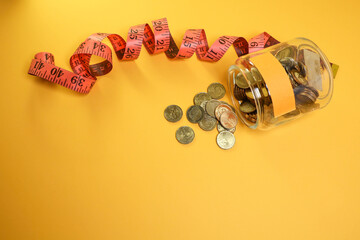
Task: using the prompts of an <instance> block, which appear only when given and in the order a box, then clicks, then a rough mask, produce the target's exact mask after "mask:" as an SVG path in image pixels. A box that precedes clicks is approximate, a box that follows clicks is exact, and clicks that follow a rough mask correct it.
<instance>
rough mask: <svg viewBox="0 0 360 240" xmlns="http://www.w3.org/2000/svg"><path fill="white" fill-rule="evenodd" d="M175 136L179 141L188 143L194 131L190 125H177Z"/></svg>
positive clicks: (192, 138)
mask: <svg viewBox="0 0 360 240" xmlns="http://www.w3.org/2000/svg"><path fill="white" fill-rule="evenodd" d="M175 137H176V140H178V142H179V143H182V144H189V143H191V142H192V141H193V140H194V138H195V132H194V130H192V128H191V127H188V126H183V127H179V128H178V130H176V133H175Z"/></svg>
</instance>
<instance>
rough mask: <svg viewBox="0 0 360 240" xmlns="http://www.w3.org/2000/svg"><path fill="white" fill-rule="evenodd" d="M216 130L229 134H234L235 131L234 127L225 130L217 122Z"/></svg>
mask: <svg viewBox="0 0 360 240" xmlns="http://www.w3.org/2000/svg"><path fill="white" fill-rule="evenodd" d="M217 130H218V131H219V132H222V131H229V132H231V133H234V132H235V130H236V127H234V128H231V129H226V128H224V127H223V126H222V125H221V123H219V122H218V123H217Z"/></svg>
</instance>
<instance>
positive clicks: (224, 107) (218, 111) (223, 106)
mask: <svg viewBox="0 0 360 240" xmlns="http://www.w3.org/2000/svg"><path fill="white" fill-rule="evenodd" d="M226 111H232V109H231V107H229V106H228V105H226V104H220V105H218V106H217V107H216V108H215V117H216V119H217V120H220V116H221V114H223V113H224V112H226Z"/></svg>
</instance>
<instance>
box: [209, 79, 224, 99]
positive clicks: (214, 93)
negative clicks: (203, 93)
mask: <svg viewBox="0 0 360 240" xmlns="http://www.w3.org/2000/svg"><path fill="white" fill-rule="evenodd" d="M207 92H208V94H209V95H210V96H211V97H212V98H213V99H220V98H223V97H224V96H225V92H226V91H225V87H224V86H223V85H222V84H221V83H212V84H210V85H209V87H208V89H207ZM209 100H210V99H209Z"/></svg>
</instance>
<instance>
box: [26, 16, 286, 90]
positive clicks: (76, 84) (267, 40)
mask: <svg viewBox="0 0 360 240" xmlns="http://www.w3.org/2000/svg"><path fill="white" fill-rule="evenodd" d="M152 26H153V29H154V32H153V31H152V30H151V28H150V26H149V25H148V24H140V25H136V26H133V27H130V29H129V31H128V35H127V41H126V42H125V40H124V39H123V38H122V37H121V36H119V35H117V34H108V33H95V34H92V35H91V36H89V37H88V38H87V39H86V40H85V41H84V42H82V43H81V44H80V45H79V47H78V48H77V49H76V51H75V52H74V54H73V55H72V56H71V58H70V66H71V69H72V71H73V72H71V71H68V70H65V69H63V68H60V67H57V66H55V62H54V56H53V55H52V54H51V53H48V52H40V53H37V54H36V55H35V58H34V59H33V60H32V62H31V64H30V68H29V71H28V73H29V74H30V75H34V76H38V77H40V78H43V79H46V80H48V81H50V82H54V83H57V84H60V85H62V86H64V87H67V88H69V89H71V90H74V91H76V92H79V93H86V94H87V93H89V92H90V90H91V89H92V87H93V86H94V84H95V82H96V76H102V75H105V74H107V73H109V72H110V71H111V69H112V66H113V65H112V51H111V49H110V47H109V46H107V45H106V44H104V43H102V41H103V40H104V39H105V38H108V39H109V41H110V43H111V45H112V47H113V49H114V51H115V53H116V56H117V58H118V59H119V60H125V61H129V60H135V59H137V58H138V57H139V55H140V51H141V47H142V45H144V46H145V48H146V50H147V51H148V52H149V54H156V53H160V52H165V54H166V56H167V57H168V58H170V59H186V58H190V57H191V56H192V55H193V54H194V53H196V56H197V58H198V59H199V60H201V61H208V62H217V61H219V60H220V59H221V58H222V56H223V55H224V54H225V52H226V51H227V50H228V49H229V47H230V46H231V45H233V46H234V49H235V51H236V54H237V56H238V57H240V56H242V55H244V54H247V53H249V52H254V51H258V50H260V49H263V48H265V47H268V46H271V45H274V44H276V43H279V41H277V40H276V39H274V38H273V37H271V36H270V35H269V34H268V33H266V32H264V33H262V34H260V35H258V36H256V37H254V38H252V39H250V41H249V43H248V42H247V41H246V40H245V39H244V38H243V37H235V36H221V37H219V38H218V39H217V40H216V41H215V43H213V45H212V46H211V47H210V48H209V45H208V42H207V39H206V34H205V31H204V29H189V30H187V31H186V32H185V35H184V38H183V40H182V43H181V45H180V48H178V47H177V45H176V43H175V41H174V39H173V37H172V36H171V33H170V30H169V26H168V23H167V19H166V18H162V19H158V20H155V21H152ZM92 55H95V56H99V57H101V58H103V59H104V61H102V62H100V63H96V64H92V65H90V58H91V56H92Z"/></svg>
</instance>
